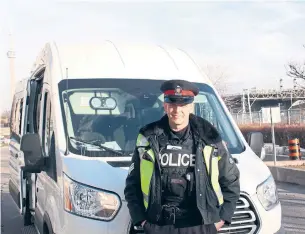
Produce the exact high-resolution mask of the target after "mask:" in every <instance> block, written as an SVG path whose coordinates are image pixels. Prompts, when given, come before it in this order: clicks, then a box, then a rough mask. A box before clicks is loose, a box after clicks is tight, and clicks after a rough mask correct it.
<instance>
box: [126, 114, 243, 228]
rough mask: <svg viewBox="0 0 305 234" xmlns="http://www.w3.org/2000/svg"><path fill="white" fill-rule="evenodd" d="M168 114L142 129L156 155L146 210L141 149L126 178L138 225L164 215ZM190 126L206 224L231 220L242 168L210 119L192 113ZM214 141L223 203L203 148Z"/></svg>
mask: <svg viewBox="0 0 305 234" xmlns="http://www.w3.org/2000/svg"><path fill="white" fill-rule="evenodd" d="M166 126H168V117H167V116H166V115H165V116H164V117H162V118H161V119H160V120H159V121H156V122H153V123H151V124H148V125H146V126H145V127H143V128H142V129H141V130H140V133H141V134H143V135H144V136H145V137H146V138H147V139H148V141H149V143H150V147H151V148H152V150H153V151H154V153H155V155H156V164H155V170H154V173H153V176H152V179H151V185H150V186H151V189H150V199H149V205H148V209H147V210H145V207H144V203H143V195H142V191H141V182H140V158H139V153H138V151H137V149H136V150H135V151H134V154H133V157H132V164H133V165H132V166H131V167H132V168H131V170H130V171H129V174H128V176H127V179H126V187H125V190H124V193H125V199H126V201H127V206H128V209H129V213H130V216H131V219H132V222H133V224H135V225H138V224H140V222H141V221H143V220H148V221H149V222H151V223H158V221H159V220H160V218H162V217H161V211H162V206H161V205H162V204H161V175H160V164H159V157H158V155H159V148H158V137H159V136H160V135H162V134H164V132H165V128H166ZM190 127H191V131H192V133H193V134H195V135H194V139H195V141H196V145H197V150H196V161H195V172H196V173H195V180H196V200H197V207H198V209H199V211H200V213H201V216H202V220H203V223H204V224H211V223H216V222H218V221H220V219H221V220H224V221H225V222H226V223H230V222H231V219H232V216H233V213H234V211H235V208H236V202H237V200H238V198H239V194H240V184H239V170H238V168H237V166H236V164H235V162H234V160H232V156H231V155H230V153H229V152H228V150H227V148H226V147H225V146H224V143H223V141H222V140H221V138H220V135H219V133H218V131H217V130H216V129H215V128H214V127H213V126H212V125H211V124H210V123H209V122H208V121H206V120H204V119H203V118H200V117H198V116H195V115H193V114H191V115H190ZM211 144H213V145H214V146H216V147H217V148H218V155H219V156H221V159H220V160H219V163H218V165H219V184H220V187H221V190H222V193H223V197H224V203H223V204H222V205H221V206H219V205H218V201H217V197H216V195H215V193H214V192H213V190H212V185H211V182H210V181H209V180H210V178H209V176H207V170H206V166H205V164H204V158H203V156H202V149H203V148H204V146H205V145H211Z"/></svg>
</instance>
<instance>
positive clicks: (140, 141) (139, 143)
mask: <svg viewBox="0 0 305 234" xmlns="http://www.w3.org/2000/svg"><path fill="white" fill-rule="evenodd" d="M136 144H137V146H148V145H149V142H148V141H147V139H146V137H145V136H143V135H142V134H139V135H138V138H137V143H136Z"/></svg>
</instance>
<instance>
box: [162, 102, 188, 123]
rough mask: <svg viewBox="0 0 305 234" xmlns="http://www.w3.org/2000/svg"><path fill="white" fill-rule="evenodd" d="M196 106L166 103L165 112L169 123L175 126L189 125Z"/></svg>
mask: <svg viewBox="0 0 305 234" xmlns="http://www.w3.org/2000/svg"><path fill="white" fill-rule="evenodd" d="M193 109H194V104H193V103H190V104H176V103H164V110H165V112H166V114H167V116H168V118H169V121H170V122H171V123H173V124H175V125H187V124H188V121H189V116H190V113H192V112H193Z"/></svg>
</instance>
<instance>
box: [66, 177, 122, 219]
mask: <svg viewBox="0 0 305 234" xmlns="http://www.w3.org/2000/svg"><path fill="white" fill-rule="evenodd" d="M120 206H121V201H120V198H119V196H117V195H116V194H114V193H110V192H106V191H102V190H98V189H95V188H91V187H89V186H86V185H83V184H80V183H77V182H76V181H73V180H71V179H70V178H69V177H68V176H66V175H64V207H65V210H66V211H68V212H70V213H73V214H76V215H80V216H84V217H88V218H92V219H99V220H106V221H109V220H111V219H113V218H114V216H115V215H116V214H117V212H118V211H119V209H120Z"/></svg>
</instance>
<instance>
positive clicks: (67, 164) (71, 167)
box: [62, 148, 271, 201]
mask: <svg viewBox="0 0 305 234" xmlns="http://www.w3.org/2000/svg"><path fill="white" fill-rule="evenodd" d="M232 156H233V157H234V158H236V159H237V160H238V163H237V167H238V169H239V171H240V189H241V192H245V193H247V194H249V195H251V196H252V195H254V194H255V193H256V188H257V186H258V185H259V184H261V183H262V182H264V181H265V180H266V179H267V178H268V177H269V176H270V175H271V173H270V170H269V169H268V167H267V166H266V165H265V164H264V162H263V161H262V160H261V159H260V158H259V157H257V156H256V155H255V154H254V153H253V152H252V150H251V149H250V148H247V149H246V150H245V151H244V152H243V153H241V154H239V155H232ZM62 158H63V165H64V172H65V173H66V174H67V175H68V176H69V177H70V178H71V179H73V180H75V181H77V182H80V183H82V184H85V185H89V186H92V187H95V188H97V189H104V190H108V191H112V192H115V193H116V194H118V195H119V196H120V198H121V199H122V200H123V201H124V200H125V196H124V188H125V180H126V177H127V174H128V164H129V163H130V161H129V160H126V159H127V158H125V159H124V160H123V161H121V162H119V159H117V160H116V161H113V160H109V161H108V160H107V159H106V158H89V157H84V156H77V155H71V156H64V157H62ZM120 166H123V167H120Z"/></svg>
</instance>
